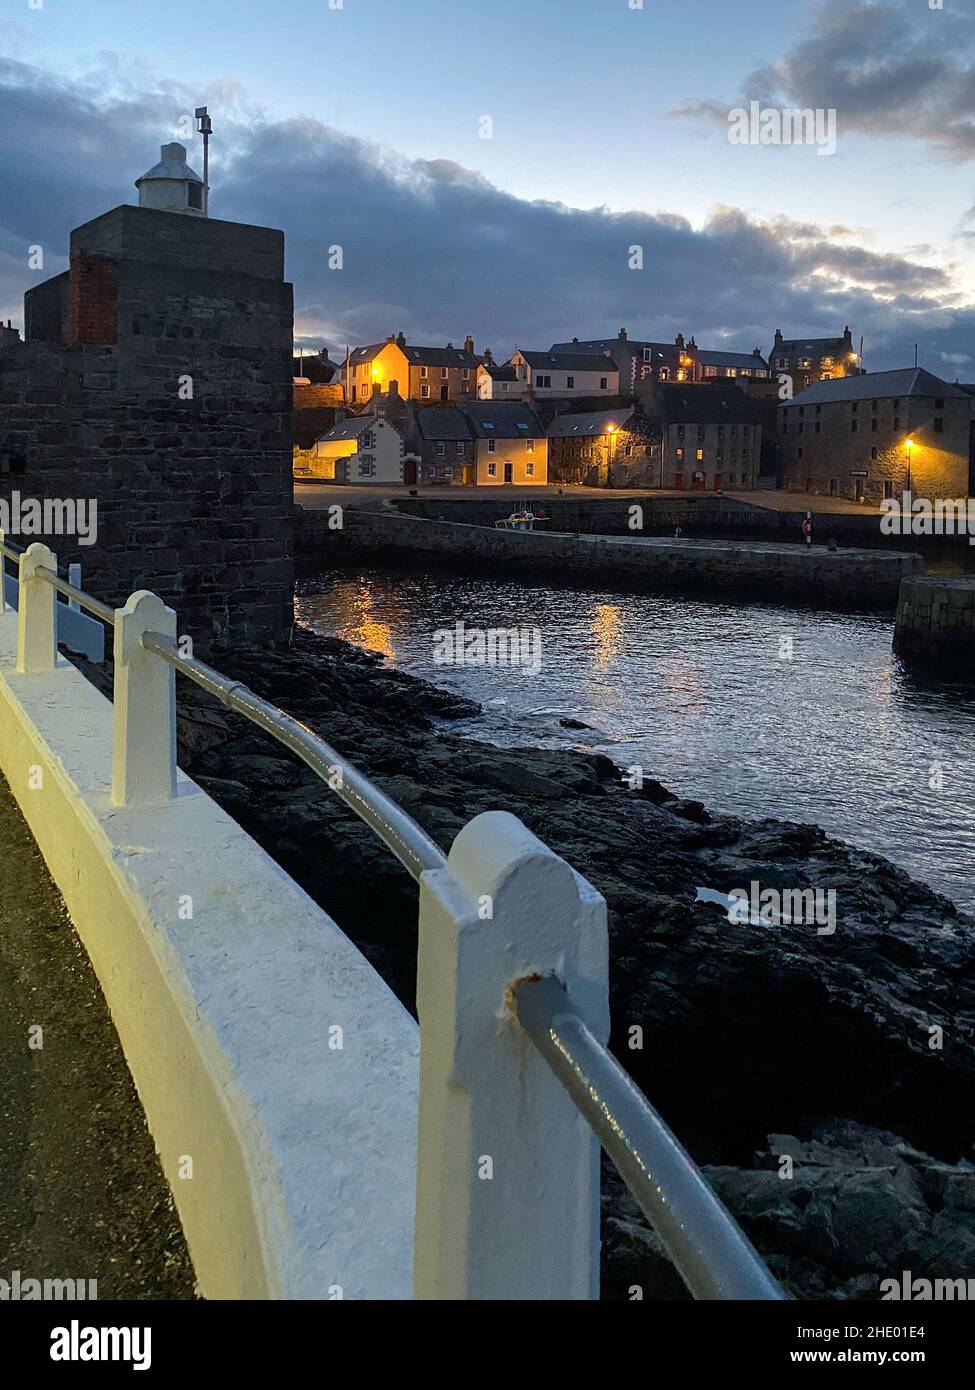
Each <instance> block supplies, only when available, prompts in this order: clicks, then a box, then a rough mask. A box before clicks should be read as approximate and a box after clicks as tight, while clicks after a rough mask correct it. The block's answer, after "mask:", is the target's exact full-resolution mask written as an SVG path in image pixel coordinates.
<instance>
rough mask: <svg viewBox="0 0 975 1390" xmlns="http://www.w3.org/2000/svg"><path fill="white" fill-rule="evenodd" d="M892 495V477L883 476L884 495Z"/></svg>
mask: <svg viewBox="0 0 975 1390" xmlns="http://www.w3.org/2000/svg"><path fill="white" fill-rule="evenodd" d="M893 495H894V480H893V478H885V479H884V496H885V497H893Z"/></svg>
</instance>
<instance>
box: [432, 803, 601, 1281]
mask: <svg viewBox="0 0 975 1390" xmlns="http://www.w3.org/2000/svg"><path fill="white" fill-rule="evenodd" d="M447 863H448V867H447V868H446V869H436V870H428V871H427V872H426V873H424V874H423V876H422V877H421V879H420V940H419V960H418V972H417V1009H418V1013H419V1018H420V1113H419V1133H418V1153H417V1201H416V1237H415V1253H414V1274H413V1289H414V1295H415V1297H417V1298H423V1299H592V1298H596V1297H598V1290H599V1147H598V1143H597V1141H596V1139H595V1137H594V1135H593V1133H592V1130H591V1129H590V1127H589V1125H588V1124H587V1123H586V1122H585V1120H584V1119H583V1118H582V1117H581V1115H580V1114H579V1113H578V1111H577V1110H576V1108H575V1106H574V1105H573V1104H572V1101H571V1100H570V1098H569V1096H568V1095H567V1094H566V1092H565V1090H564V1088H563V1087H562V1085H561V1083H560V1082H559V1081H558V1080H557V1079H556V1077H555V1076H554V1075H553V1074H552V1072H551V1070H550V1069H549V1067H548V1066H547V1065H546V1063H545V1061H544V1060H543V1059H542V1057H541V1056H540V1055H539V1053H538V1052H537V1050H536V1049H535V1047H534V1046H533V1044H532V1043H531V1041H530V1040H529V1038H528V1037H527V1035H526V1034H525V1033H524V1032H523V1031H522V1029H521V1028H520V1026H519V1024H518V1023H517V1021H516V1020H515V1018H514V1015H513V1013H512V1011H511V1007H510V994H509V991H510V988H511V986H512V985H513V984H514V983H516V982H517V981H518V980H521V979H523V978H525V977H526V976H528V975H532V974H536V973H537V974H548V973H553V972H554V973H556V974H557V975H558V976H559V977H560V979H562V980H563V981H564V983H565V984H566V986H567V988H568V990H569V992H570V994H571V996H572V999H573V1001H574V1003H575V1004H576V1006H577V1007H578V1008H579V1009H580V1010H581V1011H582V1013H583V1015H584V1017H585V1018H586V1020H587V1022H588V1024H589V1026H590V1027H591V1028H592V1030H593V1032H594V1034H595V1035H596V1036H597V1037H598V1038H599V1039H600V1040H602V1041H605V1039H606V1038H607V1037H608V1034H609V1001H608V947H607V935H606V904H605V902H604V901H603V899H602V897H600V895H599V894H598V893H597V892H596V890H595V889H594V888H592V887H591V885H590V884H588V883H587V882H586V881H585V879H583V878H580V877H579V875H577V874H576V873H575V872H574V871H573V870H572V869H571V868H570V867H569V865H568V864H567V863H566V862H565V861H564V860H562V859H560V858H559V857H558V856H557V855H555V854H553V853H552V851H551V850H550V849H548V848H547V847H546V846H545V845H543V844H542V842H541V841H540V840H538V839H536V837H535V836H534V835H533V834H532V833H531V832H530V831H529V830H527V829H526V828H525V826H523V825H522V823H521V822H520V821H519V820H517V819H516V818H515V817H514V816H511V815H509V814H508V813H507V812H504V811H489V812H487V813H486V814H485V815H481V816H477V817H476V818H475V819H474V820H472V821H471V822H470V823H469V824H468V825H466V826H465V827H464V829H463V830H462V831H461V832H460V834H459V835H458V836H457V838H456V840H455V841H454V844H453V847H452V848H451V851H450V856H449V858H448V861H447Z"/></svg>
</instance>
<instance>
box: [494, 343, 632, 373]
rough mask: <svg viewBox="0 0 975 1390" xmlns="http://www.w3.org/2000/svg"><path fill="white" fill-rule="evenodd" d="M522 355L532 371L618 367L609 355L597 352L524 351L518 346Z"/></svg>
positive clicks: (615, 368) (606, 369)
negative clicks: (605, 355) (548, 368)
mask: <svg viewBox="0 0 975 1390" xmlns="http://www.w3.org/2000/svg"><path fill="white" fill-rule="evenodd" d="M519 351H520V352H521V355H522V357H523V358H524V359H525V361H526V362H527V363H528V365H529V367H531V368H532V370H533V371H545V369H546V368H547V367H553V368H555V370H556V371H560V372H572V371H576V372H617V371H619V368H618V367H617V365H616V363H615V362H614V361H613V359H612V358H611V357H604V356H603V355H602V354H601V353H598V352H579V351H578V350H576V351H574V352H526V351H525V350H524V348H519Z"/></svg>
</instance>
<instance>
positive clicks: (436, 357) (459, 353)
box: [349, 339, 477, 371]
mask: <svg viewBox="0 0 975 1390" xmlns="http://www.w3.org/2000/svg"><path fill="white" fill-rule="evenodd" d="M384 347H398V348H399V349H400V351H401V352H402V353H403V354H404V356H405V357H406V358H407V360H408V361H409V362H410V364H411V365H413V366H417V367H470V369H471V370H472V371H476V370H477V358H476V357H475V355H474V353H473V352H468V351H467V349H466V348H462V347H460V348H455V347H417V346H416V345H414V344H413V343H407V344H406V346H405V347H403V346H402V345H401V344H399V343H397V342H396V341H395V340H394V341H393V342H392V343H390V342H389V340H388V339H387V340H386V341H385V342H383V343H372V344H370V346H369V347H357V348H353V350H352V351H351V352H350V353H349V363H350V365H351V366H358V364H359V363H360V362H371V361H372V359H373V358H374V357H378V356H379V354H380V353H381V352H382V350H383V348H384Z"/></svg>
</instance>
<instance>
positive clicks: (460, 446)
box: [457, 439, 464, 454]
mask: <svg viewBox="0 0 975 1390" xmlns="http://www.w3.org/2000/svg"><path fill="white" fill-rule="evenodd" d="M463 452H464V441H463V440H462V439H458V441H457V453H458V454H462V453H463Z"/></svg>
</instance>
